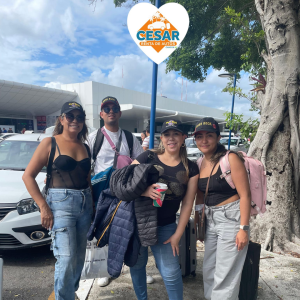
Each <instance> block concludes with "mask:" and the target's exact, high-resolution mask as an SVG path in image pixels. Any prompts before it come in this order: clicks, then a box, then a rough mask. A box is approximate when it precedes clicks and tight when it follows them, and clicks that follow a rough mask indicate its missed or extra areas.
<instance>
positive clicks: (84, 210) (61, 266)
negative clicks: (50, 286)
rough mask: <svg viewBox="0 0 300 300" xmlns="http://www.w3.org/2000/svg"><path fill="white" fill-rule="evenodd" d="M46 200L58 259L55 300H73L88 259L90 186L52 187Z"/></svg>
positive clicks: (91, 207) (91, 205) (91, 208)
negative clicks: (51, 220) (83, 188)
mask: <svg viewBox="0 0 300 300" xmlns="http://www.w3.org/2000/svg"><path fill="white" fill-rule="evenodd" d="M47 203H48V205H49V207H50V209H51V211H52V213H53V217H54V225H53V228H52V231H51V232H50V233H49V234H51V237H52V245H51V247H52V250H53V254H54V256H55V258H56V259H57V261H56V264H55V273H54V292H55V299H56V300H74V299H75V291H76V290H77V289H78V287H79V280H80V276H81V271H82V268H83V264H84V260H85V251H86V244H87V238H86V235H87V232H88V230H89V228H90V225H91V219H92V213H93V203H92V195H91V191H90V188H87V189H85V190H71V189H49V190H48V196H47Z"/></svg>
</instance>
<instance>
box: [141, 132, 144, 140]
mask: <svg viewBox="0 0 300 300" xmlns="http://www.w3.org/2000/svg"><path fill="white" fill-rule="evenodd" d="M141 139H142V141H144V139H145V135H144V133H143V132H142V133H141Z"/></svg>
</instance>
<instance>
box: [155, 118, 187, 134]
mask: <svg viewBox="0 0 300 300" xmlns="http://www.w3.org/2000/svg"><path fill="white" fill-rule="evenodd" d="M169 129H173V130H177V131H179V132H181V133H184V131H183V130H182V128H181V122H180V121H175V120H169V121H166V122H164V123H163V125H162V127H161V131H160V133H164V132H166V131H167V130H169Z"/></svg>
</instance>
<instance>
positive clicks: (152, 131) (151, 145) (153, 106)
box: [149, 0, 160, 149]
mask: <svg viewBox="0 0 300 300" xmlns="http://www.w3.org/2000/svg"><path fill="white" fill-rule="evenodd" d="M156 7H157V8H159V7H160V0H156ZM157 69H158V65H157V64H156V63H155V62H153V73H152V95H151V112H150V142H149V149H153V148H154V134H155V112H156V93H157Z"/></svg>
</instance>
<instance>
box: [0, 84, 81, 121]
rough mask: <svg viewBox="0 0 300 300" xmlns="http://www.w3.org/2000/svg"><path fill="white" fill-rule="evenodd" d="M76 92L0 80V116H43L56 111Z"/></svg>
mask: <svg viewBox="0 0 300 300" xmlns="http://www.w3.org/2000/svg"><path fill="white" fill-rule="evenodd" d="M77 96H78V95H77V93H75V92H71V91H65V90H59V89H52V88H47V87H41V86H37V85H31V84H25V83H18V82H14V81H7V80H0V105H1V110H0V116H1V115H2V116H5V117H9V116H11V117H15V116H16V115H18V116H19V117H20V116H23V117H24V118H25V117H28V116H31V117H32V116H44V115H49V114H51V113H54V112H56V111H58V110H59V109H60V108H61V106H62V104H64V103H65V102H67V101H72V100H75V98H77Z"/></svg>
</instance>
